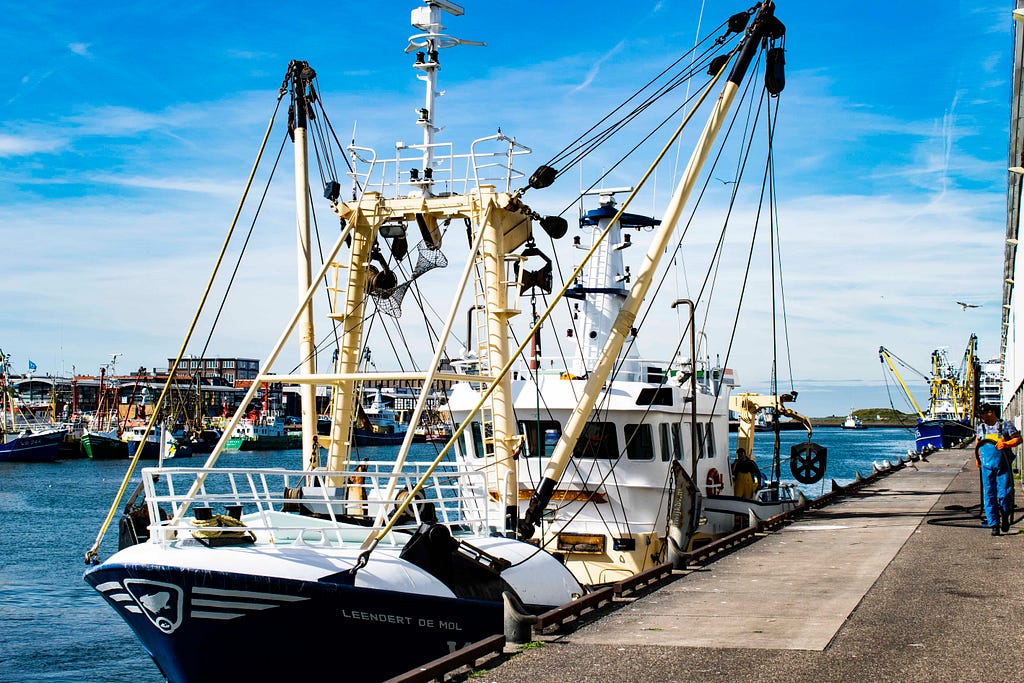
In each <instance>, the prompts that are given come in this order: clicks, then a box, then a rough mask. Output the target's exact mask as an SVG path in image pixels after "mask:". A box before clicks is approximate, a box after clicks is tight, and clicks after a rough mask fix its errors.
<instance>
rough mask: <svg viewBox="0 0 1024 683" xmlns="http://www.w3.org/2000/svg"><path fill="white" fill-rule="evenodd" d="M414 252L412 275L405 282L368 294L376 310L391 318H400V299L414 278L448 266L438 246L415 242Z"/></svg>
mask: <svg viewBox="0 0 1024 683" xmlns="http://www.w3.org/2000/svg"><path fill="white" fill-rule="evenodd" d="M416 252H417V254H416V267H415V268H413V270H412V276H411V277H410V278H409V279H408V280H407V281H406V282H403V283H402V284H400V285H398V286H396V287H391V288H390V289H382V290H378V291H376V292H373V293H371V294H370V297H371V298H372V299H373V303H374V304H375V305H376V306H377V310H379V311H380V312H381V313H386V314H387V315H390V316H391V317H392V318H401V317H402V300H403V299H404V298H405V293H406V292H408V291H409V287H411V286H412V283H413V282H414V281H415V280H416V278H418V277H420V276H421V275H424V274H426V273H429V272H430V271H432V270H433V269H434V268H445V267H447V266H448V257H446V256H445V255H444V254H443V253H441V250H440V249H439V248H437V247H433V246H431V245H430V244H428V243H427V242H420V243H419V244H417V245H416Z"/></svg>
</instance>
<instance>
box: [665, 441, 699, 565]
mask: <svg viewBox="0 0 1024 683" xmlns="http://www.w3.org/2000/svg"><path fill="white" fill-rule="evenodd" d="M700 506H701V496H700V490H699V489H698V488H697V485H696V484H695V483H694V482H693V479H692V478H691V477H690V475H689V474H687V473H686V470H684V469H683V466H682V465H680V464H679V463H678V462H677V461H673V462H672V501H671V504H670V505H669V518H668V534H667V544H666V545H667V546H668V551H667V552H668V558H667V559H668V561H669V562H671V563H672V567H673V568H674V569H684V568H685V567H684V565H685V564H686V563H685V561H684V560H683V559H682V558H683V555H684V553H685V552H686V550H687V548H689V547H690V539H691V538H693V534H694V532H695V531H696V530H697V525H698V523H699V522H700V519H699V515H698V512H699V510H700Z"/></svg>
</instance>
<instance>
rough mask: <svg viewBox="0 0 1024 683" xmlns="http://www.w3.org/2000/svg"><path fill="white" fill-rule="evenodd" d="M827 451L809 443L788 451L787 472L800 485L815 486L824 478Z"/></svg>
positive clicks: (796, 445) (795, 446)
mask: <svg viewBox="0 0 1024 683" xmlns="http://www.w3.org/2000/svg"><path fill="white" fill-rule="evenodd" d="M827 459H828V449H827V448H825V447H824V446H819V445H818V444H816V443H811V442H810V441H804V442H801V443H798V444H794V445H793V447H792V448H790V449H789V471H790V472H791V473H792V474H793V478H794V479H796V480H797V481H798V482H800V483H801V484H817V483H818V482H819V481H821V480H822V478H823V477H824V476H825V462H826V460H827Z"/></svg>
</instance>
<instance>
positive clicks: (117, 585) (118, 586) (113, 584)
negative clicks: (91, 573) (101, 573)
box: [96, 581, 121, 593]
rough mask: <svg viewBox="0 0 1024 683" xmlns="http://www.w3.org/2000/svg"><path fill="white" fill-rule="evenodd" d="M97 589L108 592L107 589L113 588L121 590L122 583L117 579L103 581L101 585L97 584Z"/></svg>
mask: <svg viewBox="0 0 1024 683" xmlns="http://www.w3.org/2000/svg"><path fill="white" fill-rule="evenodd" d="M96 590H98V591H100V592H102V593H106V592H107V591H112V590H121V584H120V583H118V582H117V581H107V582H105V583H101V584H100V585H98V586H96Z"/></svg>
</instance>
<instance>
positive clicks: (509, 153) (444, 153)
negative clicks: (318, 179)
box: [348, 132, 532, 197]
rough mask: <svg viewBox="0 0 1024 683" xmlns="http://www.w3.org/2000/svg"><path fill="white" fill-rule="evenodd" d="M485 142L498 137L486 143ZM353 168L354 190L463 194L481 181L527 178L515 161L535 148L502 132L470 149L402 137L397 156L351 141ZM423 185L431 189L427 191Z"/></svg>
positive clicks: (501, 183)
mask: <svg viewBox="0 0 1024 683" xmlns="http://www.w3.org/2000/svg"><path fill="white" fill-rule="evenodd" d="M487 143H498V144H496V145H495V146H494V148H492V149H486V148H485V145H486V144H487ZM348 152H349V156H350V159H351V162H352V169H353V170H352V171H350V172H349V173H348V176H349V177H350V178H351V179H352V181H353V182H354V184H355V188H354V190H355V192H356V193H357V194H358V193H360V192H363V191H365V192H379V193H381V194H382V195H384V196H399V197H404V196H412V195H418V194H426V193H429V194H433V195H438V196H440V195H446V194H465V193H468V192H469V191H471V190H472V189H474V188H478V187H480V186H482V185H493V186H495V187H496V188H498V189H499V191H505V192H509V191H511V188H512V184H513V183H514V182H516V181H521V180H523V179H524V178H526V173H525V172H523V171H521V170H519V169H517V168H516V167H515V166H514V161H515V160H516V159H517V158H518V157H520V156H523V155H526V154H530V153H531V152H532V150H530V149H529V148H528V147H526V146H524V145H522V144H520V143H518V142H516V141H515V140H514V139H513V138H510V137H508V136H506V135H504V134H502V133H500V132H499V133H498V134H497V135H490V136H487V137H483V138H479V139H477V140H474V141H473V142H472V144H471V145H470V151H469V153H468V154H465V153H460V154H456V153H455V150H454V147H453V145H452V143H450V142H437V143H433V144H430V145H423V144H419V145H407V144H404V143H398V144H396V146H395V156H394V157H392V158H387V159H382V158H378V156H377V152H376V151H375V150H374V149H373V148H370V147H361V146H358V145H349V147H348ZM427 156H429V157H430V164H431V167H430V169H429V170H428V172H427V173H426V174H425V173H424V168H423V165H424V159H425V157H427ZM425 190H426V191H427V192H425Z"/></svg>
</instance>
